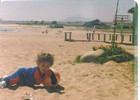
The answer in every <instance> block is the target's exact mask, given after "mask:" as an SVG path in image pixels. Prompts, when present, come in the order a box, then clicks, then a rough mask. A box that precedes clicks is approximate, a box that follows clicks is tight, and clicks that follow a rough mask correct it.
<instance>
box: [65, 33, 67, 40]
mask: <svg viewBox="0 0 140 100" xmlns="http://www.w3.org/2000/svg"><path fill="white" fill-rule="evenodd" d="M65 41H67V32H65Z"/></svg>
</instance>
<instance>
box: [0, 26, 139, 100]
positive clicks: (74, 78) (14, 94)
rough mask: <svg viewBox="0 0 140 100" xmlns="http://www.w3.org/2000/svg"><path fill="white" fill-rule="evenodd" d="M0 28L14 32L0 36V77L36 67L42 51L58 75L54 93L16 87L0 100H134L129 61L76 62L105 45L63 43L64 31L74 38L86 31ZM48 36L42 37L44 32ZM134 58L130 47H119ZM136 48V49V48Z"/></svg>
mask: <svg viewBox="0 0 140 100" xmlns="http://www.w3.org/2000/svg"><path fill="white" fill-rule="evenodd" d="M0 27H1V28H5V29H8V28H10V29H13V30H17V31H14V32H1V33H0V76H3V75H5V74H8V75H10V74H12V73H13V72H15V71H16V70H17V69H18V68H21V67H25V68H30V67H34V66H36V63H35V58H36V55H37V54H38V53H39V52H41V51H42V50H43V51H45V52H49V53H52V54H53V55H54V57H55V63H54V65H53V66H52V67H53V68H55V69H57V70H58V71H59V72H60V74H61V81H60V86H59V87H58V88H57V89H56V90H55V91H54V90H52V89H44V88H42V87H38V88H36V89H33V88H30V87H26V86H23V87H18V88H17V89H8V88H5V89H2V90H0V100H27V99H26V96H29V95H31V97H33V99H31V100H134V99H135V95H136V93H135V88H137V87H136V85H135V84H134V72H133V70H132V69H131V67H130V65H131V64H132V62H131V61H130V62H124V63H116V62H113V61H109V62H107V63H105V64H95V63H75V62H74V60H75V58H76V56H78V55H81V54H83V53H86V52H87V51H90V50H92V47H93V46H100V45H107V43H104V42H84V41H76V42H66V41H64V33H63V32H65V31H72V33H73V34H74V33H75V34H74V35H73V37H72V38H73V39H86V32H87V31H85V30H76V29H69V28H64V29H61V31H63V32H59V30H60V29H50V28H48V27H47V28H46V26H26V25H16V24H9V25H4V24H1V25H0ZM46 29H47V30H48V34H45V33H44V34H42V32H44V31H45V30H46ZM122 47H124V48H125V49H126V50H127V51H128V52H130V53H133V54H135V55H136V56H137V50H135V49H134V46H132V45H122ZM135 48H137V46H136V47H135Z"/></svg>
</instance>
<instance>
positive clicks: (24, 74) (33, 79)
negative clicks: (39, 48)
mask: <svg viewBox="0 0 140 100" xmlns="http://www.w3.org/2000/svg"><path fill="white" fill-rule="evenodd" d="M53 63H54V58H53V56H52V55H51V54H49V53H44V52H41V53H40V54H38V55H37V59H36V64H37V66H36V67H34V68H28V69H27V68H20V69H18V70H17V71H16V72H15V73H14V74H12V75H10V76H6V77H3V78H1V82H0V88H3V87H7V86H13V85H21V86H34V85H39V84H41V83H42V82H43V77H44V76H45V75H47V76H48V77H50V78H51V83H52V84H53V85H55V84H56V83H57V79H56V77H55V75H54V73H53V72H52V71H51V70H50V69H49V68H50V67H51V66H52V65H53Z"/></svg>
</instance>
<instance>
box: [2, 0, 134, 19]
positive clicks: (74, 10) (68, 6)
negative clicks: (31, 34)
mask: <svg viewBox="0 0 140 100" xmlns="http://www.w3.org/2000/svg"><path fill="white" fill-rule="evenodd" d="M2 1H3V2H2V3H1V4H0V19H3V20H45V21H49V20H50V21H52V20H57V21H61V20H65V19H66V18H68V17H74V16H82V17H85V18H89V19H93V20H94V19H100V20H101V21H112V20H113V19H114V15H115V10H116V5H117V0H26V1H25V0H17V1H16V0H2ZM132 7H134V1H133V0H120V2H119V11H118V14H120V15H128V13H127V12H128V9H130V8H132ZM129 15H131V14H129Z"/></svg>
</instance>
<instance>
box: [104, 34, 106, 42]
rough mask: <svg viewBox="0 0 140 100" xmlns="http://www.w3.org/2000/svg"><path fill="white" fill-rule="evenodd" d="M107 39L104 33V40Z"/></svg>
mask: <svg viewBox="0 0 140 100" xmlns="http://www.w3.org/2000/svg"><path fill="white" fill-rule="evenodd" d="M105 41H106V34H104V42H105Z"/></svg>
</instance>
